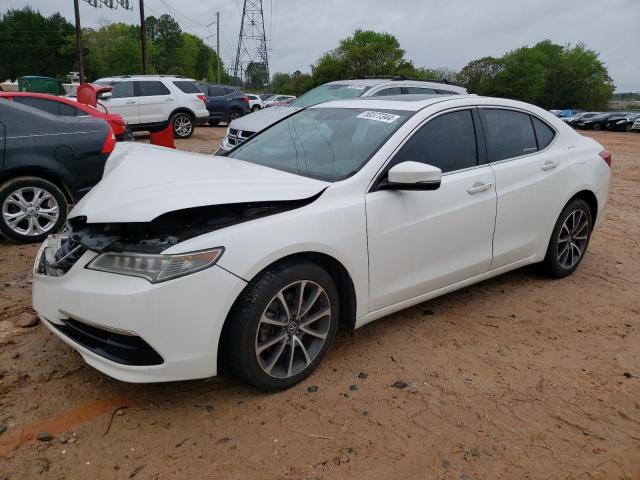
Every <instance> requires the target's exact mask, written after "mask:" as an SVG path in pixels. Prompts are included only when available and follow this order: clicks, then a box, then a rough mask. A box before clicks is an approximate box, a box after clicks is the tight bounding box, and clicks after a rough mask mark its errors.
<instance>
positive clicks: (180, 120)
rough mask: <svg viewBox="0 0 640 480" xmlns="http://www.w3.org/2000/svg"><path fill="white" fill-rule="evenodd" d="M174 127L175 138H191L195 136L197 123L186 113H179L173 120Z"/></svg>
mask: <svg viewBox="0 0 640 480" xmlns="http://www.w3.org/2000/svg"><path fill="white" fill-rule="evenodd" d="M171 125H172V126H173V138H189V137H190V136H191V135H193V130H194V128H195V122H194V120H193V118H192V117H191V115H189V114H188V113H184V112H178V113H176V114H175V115H174V116H173V117H172V118H171Z"/></svg>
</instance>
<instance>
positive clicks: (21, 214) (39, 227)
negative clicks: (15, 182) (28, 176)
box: [2, 187, 60, 236]
mask: <svg viewBox="0 0 640 480" xmlns="http://www.w3.org/2000/svg"><path fill="white" fill-rule="evenodd" d="M2 218H3V220H4V223H5V224H6V225H7V227H9V229H11V231H13V232H14V233H17V234H19V235H25V236H37V235H41V234H43V233H47V232H48V231H50V230H51V229H53V227H54V226H55V224H56V223H57V221H58V219H59V218H60V206H59V205H58V201H57V200H56V199H55V197H54V196H53V195H52V194H51V193H50V192H48V191H47V190H45V189H43V188H38V187H22V188H18V189H17V190H15V191H13V192H12V193H11V194H9V196H7V198H6V199H5V200H4V202H3V204H2Z"/></svg>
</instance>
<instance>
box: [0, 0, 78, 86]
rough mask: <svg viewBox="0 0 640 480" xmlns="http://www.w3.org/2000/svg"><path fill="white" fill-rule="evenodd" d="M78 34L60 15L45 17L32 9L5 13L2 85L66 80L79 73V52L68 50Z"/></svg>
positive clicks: (0, 44) (0, 25)
mask: <svg viewBox="0 0 640 480" xmlns="http://www.w3.org/2000/svg"><path fill="white" fill-rule="evenodd" d="M74 31H75V29H74V27H73V25H72V24H71V23H69V22H68V21H67V20H65V19H64V18H63V17H62V16H61V15H60V14H59V13H55V14H53V15H51V16H50V17H44V16H43V15H41V14H40V12H38V11H35V10H33V9H32V8H31V7H25V8H23V9H21V10H8V11H7V12H5V13H4V14H3V15H2V16H1V17H0V79H1V80H0V81H2V80H4V79H6V78H10V79H16V78H18V77H21V76H23V75H46V76H51V77H58V78H64V75H66V74H67V73H68V72H69V71H71V70H77V63H76V60H75V50H71V49H69V48H68V46H69V44H70V41H71V40H72V39H73V34H74Z"/></svg>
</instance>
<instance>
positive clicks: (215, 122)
mask: <svg viewBox="0 0 640 480" xmlns="http://www.w3.org/2000/svg"><path fill="white" fill-rule="evenodd" d="M218 125H220V120H209V126H210V127H217V126H218Z"/></svg>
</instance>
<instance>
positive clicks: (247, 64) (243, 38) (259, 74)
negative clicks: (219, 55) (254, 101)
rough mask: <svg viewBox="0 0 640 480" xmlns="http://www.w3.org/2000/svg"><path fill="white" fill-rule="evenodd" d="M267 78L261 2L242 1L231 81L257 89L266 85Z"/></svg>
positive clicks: (267, 65) (267, 66)
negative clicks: (236, 51)
mask: <svg viewBox="0 0 640 480" xmlns="http://www.w3.org/2000/svg"><path fill="white" fill-rule="evenodd" d="M269 78H270V77H269V57H268V54H267V36H266V33H265V30H264V13H263V10H262V0H244V6H243V8H242V21H241V23H240V35H239V37H238V53H237V54H236V61H235V63H234V65H233V81H234V82H235V83H240V84H245V83H248V84H251V86H252V87H255V88H259V87H263V86H265V85H268V84H269Z"/></svg>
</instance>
